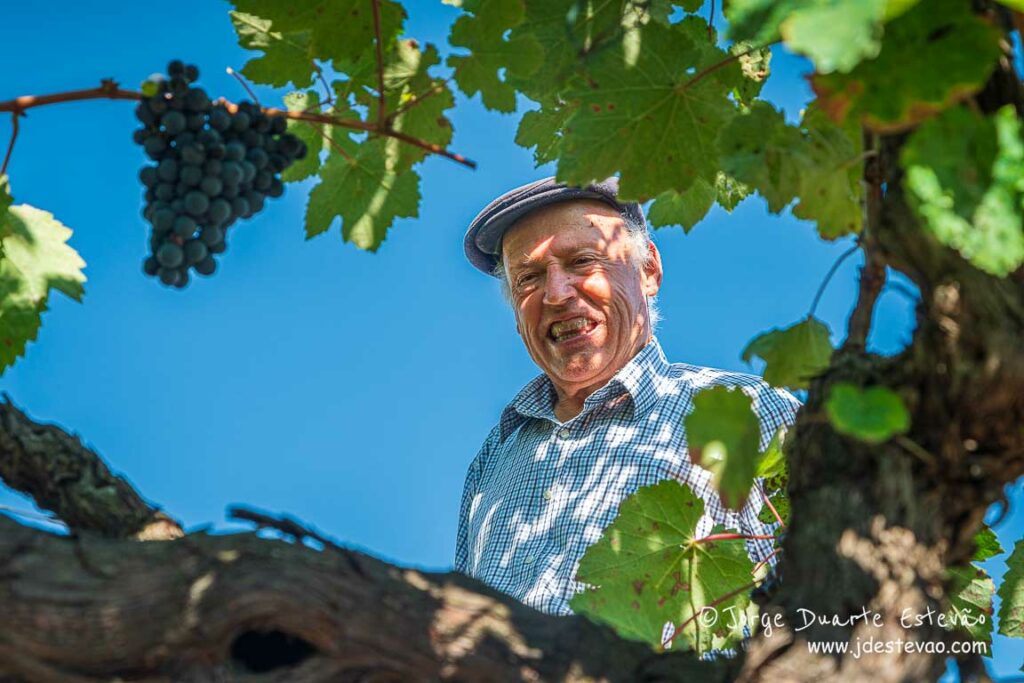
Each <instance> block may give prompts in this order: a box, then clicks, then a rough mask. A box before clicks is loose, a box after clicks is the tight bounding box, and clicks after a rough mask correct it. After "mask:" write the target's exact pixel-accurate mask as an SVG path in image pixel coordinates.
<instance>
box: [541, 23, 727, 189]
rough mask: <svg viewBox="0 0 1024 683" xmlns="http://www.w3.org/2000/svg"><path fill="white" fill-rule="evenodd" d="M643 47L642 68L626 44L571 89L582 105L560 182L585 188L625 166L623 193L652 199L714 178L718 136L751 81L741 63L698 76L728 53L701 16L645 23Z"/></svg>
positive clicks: (602, 56)
mask: <svg viewBox="0 0 1024 683" xmlns="http://www.w3.org/2000/svg"><path fill="white" fill-rule="evenodd" d="M640 33H641V37H642V42H643V46H644V47H643V50H642V51H641V52H640V53H639V56H638V58H637V61H636V63H635V64H634V65H633V66H630V65H628V64H627V63H626V62H625V61H624V54H623V50H622V48H621V46H619V47H617V48H615V49H607V50H604V51H602V52H600V53H599V54H597V55H595V56H593V58H592V59H591V60H590V61H589V62H588V63H587V67H586V75H587V82H586V84H584V85H582V86H575V87H572V88H570V89H569V90H568V91H567V95H566V96H567V98H568V99H570V101H574V102H575V103H578V108H577V109H576V111H575V112H574V113H573V115H572V117H571V118H570V119H569V121H568V122H567V124H566V126H565V128H564V130H563V135H562V145H561V151H562V156H561V158H560V159H559V161H558V172H557V175H558V179H559V180H561V181H566V182H569V183H572V184H579V185H583V184H586V183H588V182H590V181H591V180H593V179H594V178H605V177H607V176H610V175H613V174H614V173H616V172H617V171H621V178H620V181H619V192H620V194H621V195H622V196H623V198H626V199H645V198H647V197H653V196H656V195H658V194H660V193H662V192H664V191H666V190H675V191H677V192H684V191H686V190H687V189H689V188H690V186H691V185H693V183H694V182H695V181H696V180H697V178H703V179H704V180H706V181H707V182H709V183H711V182H714V180H715V177H716V175H717V173H718V170H719V163H718V155H717V153H716V147H715V140H716V138H717V136H718V131H719V130H720V129H721V128H722V126H723V125H724V124H725V123H726V122H727V121H728V120H729V118H730V117H731V116H732V115H733V113H734V112H735V109H736V105H735V104H734V103H733V102H732V101H731V100H730V99H729V92H730V90H731V89H732V88H733V87H734V86H735V85H736V84H737V83H738V82H739V79H742V78H743V76H742V74H741V73H740V67H739V65H738V64H737V63H736V62H732V63H729V64H727V65H726V66H725V67H723V68H719V69H717V70H715V71H713V72H708V73H707V75H706V77H704V78H701V79H700V80H699V81H696V80H695V73H696V71H697V70H699V69H703V68H707V67H710V66H711V65H713V64H716V63H719V62H722V61H723V60H726V59H727V58H728V55H727V54H726V53H725V52H723V51H722V50H720V49H718V48H717V47H714V45H713V44H711V43H709V41H708V37H707V23H706V22H704V21H703V20H702V19H700V18H698V17H693V16H690V17H687V18H686V19H684V20H683V21H681V22H679V23H677V24H672V25H671V26H668V27H666V26H663V25H661V24H658V23H656V22H650V23H648V24H647V25H645V26H643V27H642V28H641V29H640Z"/></svg>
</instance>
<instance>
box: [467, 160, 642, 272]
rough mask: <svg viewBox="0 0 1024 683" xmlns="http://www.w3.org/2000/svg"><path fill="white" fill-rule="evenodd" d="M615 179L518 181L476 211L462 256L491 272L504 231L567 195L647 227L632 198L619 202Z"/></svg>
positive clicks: (483, 269)
mask: <svg viewBox="0 0 1024 683" xmlns="http://www.w3.org/2000/svg"><path fill="white" fill-rule="evenodd" d="M618 193H619V179H618V178H617V177H615V176H612V177H610V178H606V179H604V180H602V181H601V182H599V183H594V184H592V185H587V186H586V187H572V186H569V185H565V184H564V183H558V182H555V177H554V176H550V177H548V178H542V179H541V180H537V181H534V182H532V183H527V184H526V185H521V186H520V187H517V188H515V189H514V190H509V191H508V192H506V193H505V194H503V195H501V196H500V197H498V198H497V199H495V200H494V201H492V202H491V203H490V204H488V205H487V206H485V207H484V209H483V211H481V212H480V213H478V214H477V216H476V218H474V219H473V222H472V223H470V224H469V230H467V231H466V240H465V249H466V258H468V259H469V262H470V263H472V264H473V265H474V266H476V267H477V268H478V269H479V270H482V271H483V272H485V273H487V274H488V275H493V274H494V268H495V266H497V265H498V253H499V252H498V250H499V247H500V245H501V238H502V237H503V236H504V234H505V231H506V230H508V229H509V227H510V226H511V225H512V224H513V223H515V222H516V221H517V220H519V219H520V218H522V217H523V216H525V215H526V214H527V213H529V212H530V211H533V210H534V209H539V208H540V207H542V206H547V205H548V204H555V203H557V202H564V201H568V200H570V199H598V200H601V201H603V202H605V203H606V204H609V205H610V206H612V207H614V208H616V209H618V211H619V213H621V214H622V217H623V218H624V219H625V220H626V221H627V222H630V223H632V224H634V225H642V226H644V228H646V227H647V221H646V220H644V212H643V209H641V208H640V205H639V204H637V203H636V202H629V203H625V204H623V203H620V202H619V200H618Z"/></svg>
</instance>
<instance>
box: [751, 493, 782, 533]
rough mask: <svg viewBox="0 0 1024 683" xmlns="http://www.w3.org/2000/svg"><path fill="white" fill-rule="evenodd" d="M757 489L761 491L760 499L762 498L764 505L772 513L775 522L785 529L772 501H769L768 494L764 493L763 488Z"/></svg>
mask: <svg viewBox="0 0 1024 683" xmlns="http://www.w3.org/2000/svg"><path fill="white" fill-rule="evenodd" d="M758 488H759V489H761V497H762V498H764V504H765V505H767V506H768V509H769V510H771V511H772V514H773V515H775V520H776V521H777V522H778V523H779V526H780V527H782V528H783V529H785V528H786V523H785V522H783V521H782V515H780V514H779V511H778V510H776V509H775V506H774V505H772V501H771V500H769V498H768V494H767V493H765V492H764V487H763V486H758Z"/></svg>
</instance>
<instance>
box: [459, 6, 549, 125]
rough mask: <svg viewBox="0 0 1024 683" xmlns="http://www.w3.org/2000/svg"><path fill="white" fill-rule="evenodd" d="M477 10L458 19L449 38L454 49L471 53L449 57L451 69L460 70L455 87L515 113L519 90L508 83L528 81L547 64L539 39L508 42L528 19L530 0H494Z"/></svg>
mask: <svg viewBox="0 0 1024 683" xmlns="http://www.w3.org/2000/svg"><path fill="white" fill-rule="evenodd" d="M463 9H469V8H467V7H465V6H464V7H463ZM472 10H473V14H471V15H470V14H466V15H463V16H461V17H459V18H458V19H456V20H455V23H454V24H452V29H451V34H450V35H449V36H448V42H449V43H451V45H452V46H453V47H464V48H467V49H468V50H470V54H468V55H451V56H449V57H448V66H450V67H452V68H453V69H454V70H455V82H456V83H457V84H458V86H459V90H461V91H462V92H463V93H465V95H466V97H472V96H473V95H475V94H477V93H480V99H481V101H482V102H483V104H484V106H485V107H487V108H488V109H494V110H497V111H502V112H512V111H515V109H516V90H515V88H514V87H512V86H511V85H510V84H509V83H508V82H507V79H508V78H509V77H518V78H528V77H529V76H530V75H531V74H532V73H533V72H534V71H536V70H537V69H538V68H539V67H540V65H541V64H542V63H543V62H542V57H541V56H542V54H543V48H542V47H541V45H540V43H539V42H538V41H537V38H536V36H534V35H531V34H529V33H526V34H516V35H512V36H510V37H509V38H508V39H506V38H505V32H506V31H508V30H509V29H511V28H512V27H514V26H517V25H518V24H520V23H522V21H523V19H524V18H525V6H524V0H488V2H482V3H473V8H472ZM502 71H504V73H505V78H504V79H503V78H502V76H501V75H499V74H500V73H501V72H502Z"/></svg>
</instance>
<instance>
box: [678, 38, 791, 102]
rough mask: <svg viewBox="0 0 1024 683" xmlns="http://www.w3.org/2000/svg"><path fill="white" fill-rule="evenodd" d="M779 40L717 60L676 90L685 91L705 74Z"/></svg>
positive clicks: (711, 72)
mask: <svg viewBox="0 0 1024 683" xmlns="http://www.w3.org/2000/svg"><path fill="white" fill-rule="evenodd" d="M777 42H779V41H777V40H776V41H774V42H771V43H768V44H766V45H756V46H754V47H752V48H750V49H749V50H744V51H743V52H737V53H736V54H734V55H729V56H728V57H726V58H725V59H723V60H721V61H718V62H715V63H714V64H711V65H710V66H706V67H704V68H703V69H701V70H700V71H698V72H697V73H695V74H694V75H693V78H691V79H690V80H688V81H686V83H683V84H682V85H680V86H678V87H677V88H676V92H684V91H686V90H689V89H690V88H692V87H693V86H695V85H697V84H698V83H700V82H701V80H702V79H704V77H705V76H709V75H711V74H713V73H714V72H716V71H718V70H719V69H721V68H722V67H725V66H728V65H730V64H732V63H733V62H735V61H736V60H738V59H740V58H741V57H746V56H747V55H749V54H751V53H753V52H757V51H758V50H762V49H764V48H766V47H771V46H772V45H774V44H775V43H777Z"/></svg>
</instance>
